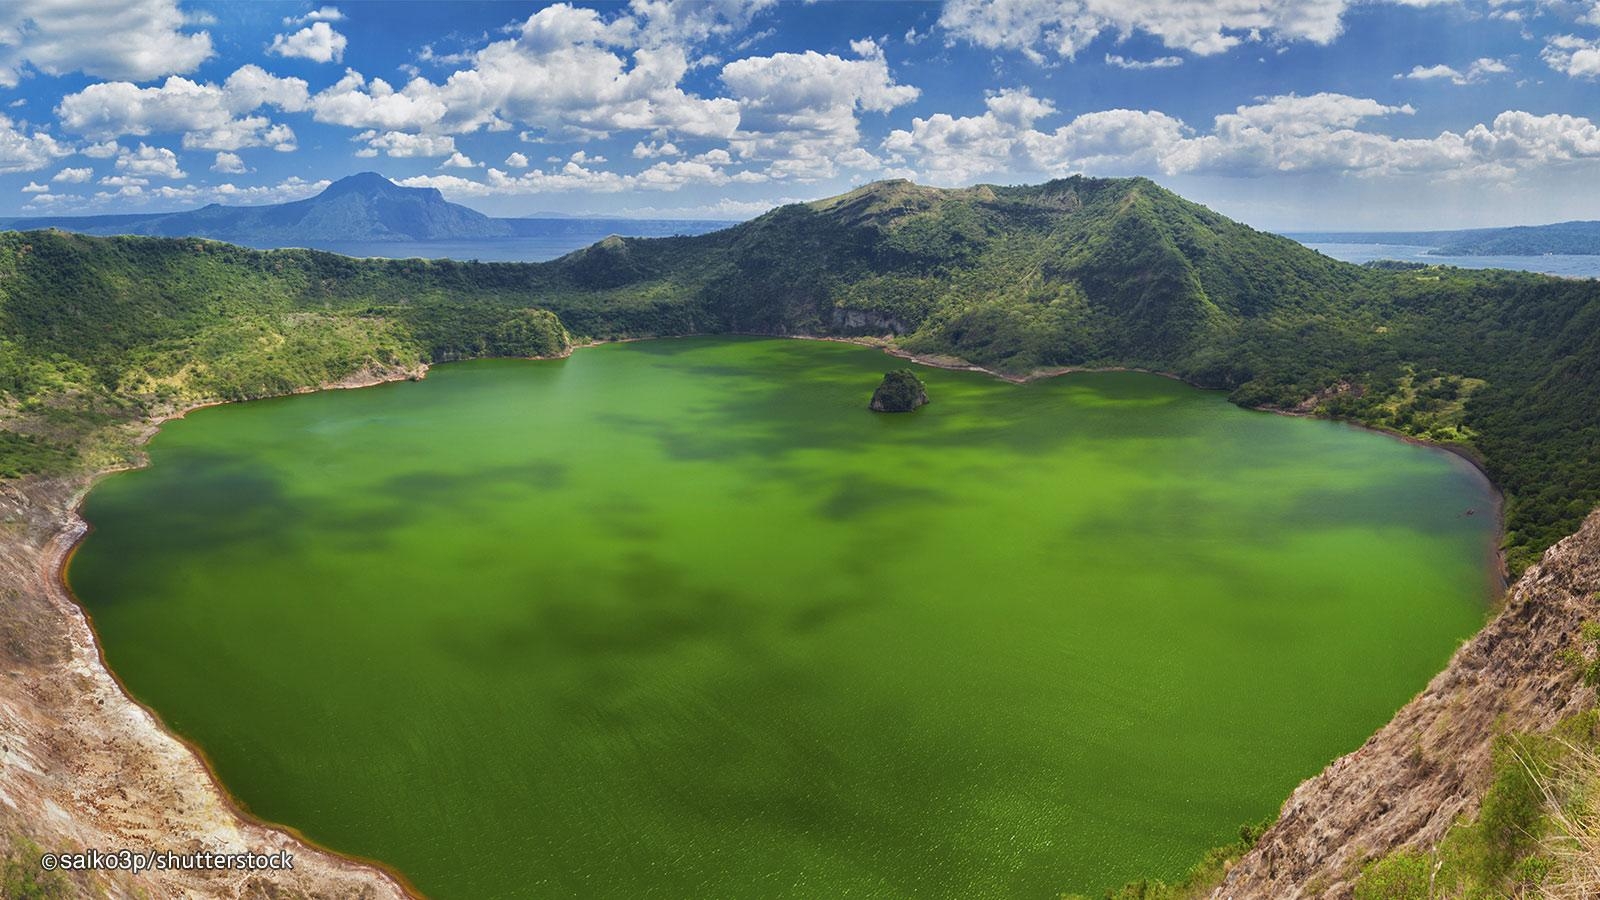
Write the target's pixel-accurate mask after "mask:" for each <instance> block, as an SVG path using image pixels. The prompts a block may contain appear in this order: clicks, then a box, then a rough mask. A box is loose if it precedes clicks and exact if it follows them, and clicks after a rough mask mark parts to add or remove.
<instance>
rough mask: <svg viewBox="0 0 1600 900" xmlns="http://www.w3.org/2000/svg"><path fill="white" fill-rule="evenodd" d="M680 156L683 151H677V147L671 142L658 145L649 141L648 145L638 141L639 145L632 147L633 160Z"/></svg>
mask: <svg viewBox="0 0 1600 900" xmlns="http://www.w3.org/2000/svg"><path fill="white" fill-rule="evenodd" d="M682 155H683V151H682V150H679V149H678V145H677V144H674V143H673V142H671V141H662V142H660V143H656V142H655V141H651V142H650V143H648V144H647V143H645V142H644V141H640V142H639V143H637V144H634V145H633V158H634V159H656V158H657V157H662V156H682Z"/></svg>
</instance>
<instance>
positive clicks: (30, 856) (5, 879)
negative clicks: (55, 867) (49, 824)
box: [0, 837, 74, 900]
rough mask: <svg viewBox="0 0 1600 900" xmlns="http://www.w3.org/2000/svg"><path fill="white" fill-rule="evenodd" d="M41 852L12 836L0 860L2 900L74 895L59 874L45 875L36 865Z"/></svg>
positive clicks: (43, 899)
mask: <svg viewBox="0 0 1600 900" xmlns="http://www.w3.org/2000/svg"><path fill="white" fill-rule="evenodd" d="M43 854H44V850H43V849H42V848H41V847H40V846H39V845H38V844H35V843H34V842H33V841H30V840H28V839H27V838H24V837H14V838H12V840H11V847H10V850H9V852H8V853H6V854H5V856H4V857H3V858H0V897H5V898H6V900H66V898H68V897H72V896H74V892H73V890H72V885H70V884H69V883H68V882H67V879H66V877H65V876H64V875H62V874H61V873H60V872H46V871H44V869H42V868H40V866H39V857H40V856H42V855H43Z"/></svg>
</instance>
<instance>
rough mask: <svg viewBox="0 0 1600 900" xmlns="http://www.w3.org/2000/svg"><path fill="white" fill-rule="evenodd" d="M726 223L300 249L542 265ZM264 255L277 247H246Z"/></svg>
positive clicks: (612, 226) (553, 229)
mask: <svg viewBox="0 0 1600 900" xmlns="http://www.w3.org/2000/svg"><path fill="white" fill-rule="evenodd" d="M732 224H734V223H732V222H718V221H708V220H704V219H522V220H519V221H518V223H517V225H518V227H519V228H521V229H523V230H524V232H525V233H524V234H519V235H514V236H512V237H503V238H477V239H473V240H462V241H312V242H307V244H306V246H309V247H311V248H312V249H315V250H326V251H328V252H330V253H338V254H341V255H343V256H355V257H379V258H383V259H411V258H422V259H458V260H478V261H480V262H543V261H545V260H549V259H555V258H556V257H559V256H565V255H566V254H568V253H571V252H572V251H574V250H581V249H583V248H584V247H587V246H589V245H590V244H593V243H595V242H597V241H601V240H604V239H605V238H607V237H610V236H611V235H613V234H616V235H621V236H623V237H672V236H674V235H684V234H705V233H706V232H708V231H716V230H717V229H719V228H726V227H728V226H729V225H732ZM250 246H254V247H255V248H256V249H258V250H267V249H271V248H273V247H276V246H280V245H279V244H273V243H265V244H251V245H250Z"/></svg>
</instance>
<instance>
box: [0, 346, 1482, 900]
mask: <svg viewBox="0 0 1600 900" xmlns="http://www.w3.org/2000/svg"><path fill="white" fill-rule="evenodd" d="M695 336H700V335H681V337H695ZM744 336H751V337H781V338H793V339H802V340H823V341H833V342H837V343H849V344H855V345H857V346H865V347H872V348H875V349H879V350H882V351H884V352H885V353H886V354H888V355H890V356H893V357H895V358H899V359H904V360H907V361H909V362H913V363H917V364H919V365H924V366H930V367H934V368H941V369H950V370H958V371H971V372H980V373H983V374H986V375H989V376H991V377H994V378H998V379H1001V380H1004V381H1008V382H1011V383H1014V384H1024V383H1027V382H1031V381H1036V380H1040V379H1044V378H1054V377H1059V376H1062V375H1070V374H1078V373H1092V372H1139V373H1143V374H1151V375H1159V376H1162V377H1166V378H1171V379H1173V380H1176V381H1180V382H1183V383H1185V384H1189V383H1188V382H1187V381H1185V380H1184V379H1183V378H1181V377H1179V376H1177V375H1175V374H1173V373H1170V372H1160V371H1151V370H1147V369H1139V368H1129V367H1107V368H1088V367H1058V368H1052V369H1044V370H1038V371H1035V372H1030V373H1028V374H1026V375H1021V376H1017V375H1007V374H1003V373H999V372H996V371H993V370H991V369H987V368H984V367H982V366H978V365H974V364H972V363H969V362H967V361H965V360H961V359H958V358H954V357H930V356H919V355H917V354H912V353H908V352H906V351H903V350H900V349H899V348H896V347H893V346H892V345H891V344H890V342H889V341H888V340H886V339H883V338H870V337H863V338H850V337H837V336H822V335H804V334H746V335H744ZM660 339H662V338H653V337H646V338H624V339H617V340H607V341H591V342H587V343H584V344H575V345H574V346H573V349H574V350H576V349H582V348H584V347H593V346H600V345H603V344H608V343H626V342H631V341H639V340H660ZM427 369H428V367H427V366H426V365H421V366H419V367H414V368H404V369H390V370H383V371H374V370H367V371H362V372H359V373H357V374H355V375H352V376H350V377H348V378H346V379H342V380H341V381H339V382H336V383H331V384H326V385H322V386H319V387H316V388H307V389H303V390H298V391H293V392H291V393H294V394H298V393H311V392H313V391H319V390H330V389H349V388H359V387H368V386H373V385H377V384H383V383H389V382H394V381H401V380H415V379H417V378H420V377H422V376H424V375H425V374H426V372H427ZM1190 386H1191V387H1197V388H1198V386H1197V385H1190ZM1200 389H1204V388H1200ZM226 402H232V401H210V402H203V403H196V404H192V405H189V406H185V407H182V408H179V409H175V410H173V411H171V412H170V413H167V414H164V415H160V416H157V417H154V418H152V419H150V420H148V421H147V422H146V423H144V424H143V425H142V426H141V428H140V430H139V433H138V436H137V438H136V441H137V443H138V444H139V445H140V446H142V445H143V444H145V443H147V442H148V441H149V440H150V439H151V438H152V437H153V436H154V435H155V434H156V433H157V432H158V431H159V430H160V428H161V426H162V425H163V424H165V423H166V422H169V421H172V420H173V419H180V418H183V417H184V416H185V415H187V414H188V413H190V412H193V411H194V410H197V409H202V408H206V407H209V406H218V405H222V404H223V403H226ZM1262 411H1265V412H1275V413H1279V414H1282V415H1290V416H1299V417H1309V414H1307V413H1300V412H1295V411H1292V410H1279V409H1265V410H1262ZM1348 424H1351V425H1354V426H1355V427H1360V428H1362V429H1363V430H1366V431H1371V432H1374V433H1378V434H1386V435H1388V436H1390V437H1395V438H1399V439H1401V440H1404V441H1406V442H1407V443H1412V444H1416V445H1418V446H1423V447H1428V448H1431V449H1435V450H1441V451H1444V452H1447V453H1451V454H1452V455H1454V456H1456V457H1458V458H1460V459H1464V460H1466V461H1467V462H1469V463H1471V465H1472V466H1473V468H1474V469H1475V471H1477V472H1478V474H1479V475H1480V476H1481V477H1483V478H1484V480H1485V481H1486V482H1487V483H1488V484H1489V486H1490V489H1491V491H1492V492H1493V494H1494V496H1495V498H1496V503H1495V509H1494V516H1495V522H1496V547H1495V549H1496V550H1497V551H1498V552H1500V558H1499V571H1498V572H1497V573H1496V575H1497V578H1498V586H1499V588H1500V590H1501V591H1502V592H1503V590H1504V588H1505V578H1504V568H1505V567H1504V554H1503V550H1500V548H1499V544H1500V543H1501V542H1502V539H1503V537H1504V520H1503V507H1504V504H1503V497H1502V495H1501V493H1500V491H1499V489H1498V487H1497V486H1495V485H1494V484H1493V482H1491V481H1489V480H1488V477H1487V474H1486V473H1485V472H1484V471H1483V468H1482V465H1481V463H1480V462H1479V461H1478V460H1476V459H1475V458H1473V457H1472V456H1471V455H1470V454H1469V453H1467V452H1465V451H1464V450H1462V449H1460V448H1453V447H1449V446H1443V445H1439V444H1435V443H1432V442H1429V441H1425V440H1421V439H1417V438H1413V437H1410V436H1408V435H1401V434H1397V433H1394V432H1390V431H1387V430H1384V429H1375V428H1368V427H1366V426H1362V425H1359V424H1358V423H1348ZM138 465H143V463H142V462H141V463H139V464H138ZM125 468H128V467H112V468H108V469H105V470H103V471H99V472H95V473H93V474H90V475H84V476H76V477H73V478H69V479H59V480H53V481H52V480H39V481H30V480H29V479H24V480H23V481H22V482H21V487H20V489H14V487H8V486H4V485H0V488H4V494H3V495H0V501H3V500H4V499H6V496H9V497H10V498H11V499H12V500H13V501H14V502H13V505H15V506H18V507H22V508H27V509H30V510H31V511H32V512H33V513H34V515H33V516H31V517H29V519H30V524H31V526H32V527H33V529H34V530H37V531H39V532H40V534H39V538H41V540H38V541H37V547H36V549H34V550H33V552H31V553H28V554H26V555H29V556H32V557H33V559H32V560H30V561H29V562H30V564H29V565H28V566H27V568H28V569H30V570H31V573H30V574H29V575H28V576H27V578H26V579H21V578H20V577H19V575H18V573H13V572H8V571H7V570H6V567H4V566H0V597H7V596H8V594H7V591H8V590H13V589H12V587H11V584H10V581H12V580H20V581H26V582H27V584H25V585H24V586H23V587H21V588H16V589H14V590H20V591H22V592H24V593H27V592H29V589H30V588H31V592H32V593H35V594H42V595H43V598H42V599H44V600H46V601H47V602H48V603H49V604H50V605H51V606H52V607H53V609H54V612H55V613H56V615H57V618H58V619H60V620H62V621H58V622H57V623H55V624H57V625H62V626H65V629H66V630H67V631H68V632H69V634H68V638H69V643H70V656H71V664H70V665H68V666H62V665H59V664H58V665H56V666H54V667H53V668H54V669H56V670H57V671H56V672H55V674H56V675H57V676H63V679H62V680H65V681H69V682H72V685H71V686H70V687H67V688H66V693H65V695H62V693H61V691H62V686H58V687H56V689H55V695H56V698H57V699H59V700H60V701H62V702H67V703H71V702H72V701H74V700H75V701H76V705H77V706H81V707H91V706H92V708H93V710H94V711H97V712H98V716H99V719H101V720H104V721H94V719H95V716H94V715H88V716H85V715H84V714H83V713H82V712H81V711H80V712H78V713H76V714H69V715H66V716H60V715H59V714H55V713H58V711H57V710H54V709H48V708H47V709H35V710H33V712H35V713H38V714H39V715H38V716H36V718H39V719H40V720H41V721H40V722H39V725H40V727H39V728H37V729H34V732H35V733H34V734H32V735H30V734H27V733H24V731H25V729H19V728H14V727H13V726H14V725H15V724H16V723H17V722H20V721H22V720H23V719H26V718H27V716H26V714H25V712H24V711H19V710H18V709H15V708H13V704H10V703H5V702H3V701H0V740H3V741H4V743H5V748H4V749H0V758H5V759H6V761H7V762H8V763H9V762H10V760H9V758H6V757H7V754H10V753H11V748H12V747H15V746H17V745H18V744H21V745H23V746H28V745H29V744H30V743H31V742H37V741H38V737H37V735H39V734H45V733H48V731H49V730H50V729H52V728H64V729H66V730H72V729H77V730H78V731H80V732H82V734H79V735H78V737H79V738H80V739H87V740H90V741H96V742H99V743H101V744H103V745H107V746H112V747H113V748H114V749H117V750H120V751H121V752H112V753H111V754H110V755H109V756H106V758H104V759H103V760H101V762H102V763H103V764H104V771H103V772H101V773H100V778H99V779H98V780H97V781H95V782H94V783H93V784H91V785H90V790H88V791H85V790H82V789H80V788H79V786H78V782H79V781H81V779H76V778H69V779H67V780H66V783H58V784H56V785H55V786H54V788H53V789H51V788H45V789H40V788H39V787H38V786H35V787H33V788H32V789H31V793H32V796H34V797H35V798H36V799H37V800H38V801H39V802H38V803H36V804H34V806H35V807H36V808H35V809H34V811H33V815H34V816H36V817H38V821H37V822H30V821H29V816H27V815H24V816H22V817H21V819H20V821H19V822H10V821H7V818H8V817H7V816H6V815H5V813H6V812H7V807H10V808H11V810H13V811H17V812H21V811H22V805H21V804H19V803H18V802H17V800H16V797H17V795H18V794H19V793H20V794H24V795H28V794H29V793H30V789H29V788H27V787H25V786H19V785H14V784H13V783H12V782H13V781H16V780H17V778H15V777H14V776H15V775H16V773H18V772H26V769H24V768H20V767H16V766H13V765H7V766H6V768H5V770H3V771H4V774H3V775H0V825H4V826H5V827H7V828H8V829H9V830H10V831H12V832H13V833H14V834H28V835H30V836H31V838H32V839H33V840H35V841H38V842H40V843H41V845H43V846H44V849H46V850H56V851H59V850H66V849H69V848H72V847H77V848H82V847H95V848H96V849H107V848H110V847H120V846H137V847H146V846H148V847H150V848H152V849H183V848H193V847H195V846H197V845H198V846H203V847H205V848H207V849H218V848H219V847H228V848H231V849H249V850H264V849H267V848H284V849H289V850H292V851H293V852H294V853H295V854H296V857H295V859H296V866H297V870H296V872H295V873H293V874H292V875H289V876H284V875H279V874H267V875H262V874H256V875H250V876H245V875H242V874H239V873H233V874H231V875H229V876H226V877H214V876H210V875H199V874H196V873H161V874H162V877H161V878H158V877H157V875H158V873H148V874H145V875H141V876H121V877H105V878H98V879H90V880H89V881H88V882H86V886H87V884H93V885H95V886H97V887H100V888H101V889H105V890H107V891H108V892H109V893H110V894H111V895H112V896H133V892H134V891H136V890H141V889H144V890H149V889H152V888H155V889H158V890H166V891H168V892H170V893H172V894H173V895H174V896H177V895H185V896H204V897H230V898H231V897H241V896H245V895H246V893H247V892H249V893H254V892H257V891H262V890H274V889H290V890H295V891H301V892H303V893H304V894H305V895H306V896H308V897H341V898H342V897H360V898H380V897H394V898H402V897H420V896H421V895H420V894H419V893H418V892H417V891H416V890H415V888H414V887H412V886H411V885H410V884H409V883H407V882H406V880H405V879H404V876H402V875H400V874H399V873H398V872H396V871H394V870H392V869H390V868H388V867H387V866H385V865H384V864H383V863H381V862H378V861H375V860H362V859H358V858H355V857H351V856H347V855H342V854H338V853H336V852H334V851H331V850H327V849H326V848H321V847H318V846H317V845H316V844H315V843H314V842H311V841H310V840H308V839H306V838H305V837H304V836H303V835H301V834H300V833H299V832H297V831H295V830H294V829H293V828H291V827H288V826H283V825H277V824H273V823H268V822H264V821H262V820H259V819H257V818H255V817H254V816H252V815H251V814H250V813H249V812H248V811H247V810H245V809H244V808H243V807H242V806H241V805H240V804H239V802H238V801H237V799H236V798H234V797H233V795H232V794H231V793H230V792H229V791H228V790H227V788H226V787H225V786H224V785H223V784H222V782H221V780H220V779H219V778H218V777H217V776H216V773H215V771H214V769H213V768H212V766H211V763H210V761H209V760H208V759H207V758H206V756H205V753H204V751H203V750H202V749H201V748H199V747H197V746H194V745H193V744H191V743H189V742H188V741H186V740H184V739H183V738H181V737H178V736H176V735H174V734H172V733H171V732H170V731H168V730H167V729H166V728H165V726H164V725H163V724H162V723H161V721H160V719H159V718H158V717H157V716H156V714H155V713H154V712H153V711H152V710H150V709H148V708H147V707H145V706H143V705H142V704H140V703H139V702H138V701H137V700H136V699H134V698H133V697H132V695H131V694H130V693H129V692H128V691H127V690H126V688H125V687H124V686H123V685H122V683H121V681H120V680H119V679H117V677H116V676H115V674H113V673H112V672H111V669H110V667H109V666H108V665H106V661H105V658H104V654H103V652H102V650H101V648H100V643H99V640H98V637H97V635H96V634H95V632H94V630H93V623H92V620H91V619H90V617H89V615H88V613H87V612H86V611H85V610H84V609H83V607H82V606H81V605H80V604H79V603H78V602H77V600H76V599H75V598H74V597H73V596H72V594H71V591H70V590H69V588H68V587H67V582H66V570H67V566H68V565H69V563H70V561H71V558H72V553H73V552H74V551H75V549H76V547H77V545H78V543H79V542H80V541H81V540H82V538H83V536H84V535H85V534H86V533H87V532H88V525H87V523H86V522H85V521H84V520H83V518H82V516H81V515H79V508H80V506H81V504H82V501H83V499H84V497H86V496H87V494H88V492H89V491H90V490H91V489H92V488H93V486H94V485H95V484H96V483H97V482H98V481H99V479H101V478H103V477H105V476H106V475H109V474H112V473H113V472H116V471H122V470H123V469H125ZM30 488H33V489H34V490H33V492H34V493H35V494H38V495H41V496H29V489H30ZM0 512H6V509H5V504H4V503H0ZM41 513H42V515H40V514H41ZM7 521H8V522H9V521H11V520H10V519H9V518H8V519H7ZM9 555H10V554H9V553H8V556H9ZM8 605H9V604H8ZM0 625H5V626H7V627H10V626H11V625H12V623H7V622H0ZM0 637H3V635H0ZM0 661H9V660H3V657H0ZM51 668H52V667H51V666H45V667H44V669H45V670H46V671H45V672H44V673H43V674H45V675H49V674H50V672H49V670H50V669H51ZM16 674H17V673H16V672H15V671H13V672H12V675H13V679H15V676H16ZM13 686H15V682H14V681H13ZM107 700H110V701H111V703H110V704H109V705H108V704H107ZM69 760H70V757H68V759H61V760H56V762H58V763H68V761H69ZM33 768H35V769H39V768H41V767H39V766H33ZM80 768H81V767H80ZM129 768H132V769H135V770H139V769H141V768H142V769H144V770H146V771H144V772H143V775H144V777H143V780H142V781H143V783H144V785H145V786H146V787H147V788H148V789H147V790H145V791H142V792H141V791H138V790H129V789H128V784H129V783H130V781H132V782H139V781H140V779H139V778H138V777H137V775H138V772H137V771H136V772H135V776H134V777H133V778H130V777H129V773H128V771H127V770H128V769H129ZM151 769H153V771H150V770H151ZM78 774H81V773H78ZM100 792H105V793H109V794H112V795H114V796H118V797H119V798H120V799H119V800H118V802H117V804H115V805H116V806H117V808H118V815H117V816H116V817H115V818H114V819H113V820H112V821H106V819H107V817H106V816H104V815H99V813H100V811H101V807H102V804H98V803H95V802H88V803H85V802H84V798H83V796H81V795H84V794H86V793H88V794H94V795H95V796H98V795H99V793H100ZM175 801H179V802H176V804H175ZM197 810H199V811H203V813H204V815H201V816H197V815H196V814H195V813H196V811H197ZM40 822H42V823H43V824H44V825H46V826H49V825H50V824H52V823H56V824H60V825H61V826H62V827H60V828H50V827H44V828H40V827H29V826H30V825H32V826H37V825H38V824H39V823H40ZM19 826H20V827H19ZM68 826H71V827H68ZM208 840H209V841H210V842H211V843H207V841H208ZM47 841H54V842H55V843H46V842H47ZM118 841H120V843H116V842H118ZM141 841H142V843H141ZM213 844H215V845H216V846H213Z"/></svg>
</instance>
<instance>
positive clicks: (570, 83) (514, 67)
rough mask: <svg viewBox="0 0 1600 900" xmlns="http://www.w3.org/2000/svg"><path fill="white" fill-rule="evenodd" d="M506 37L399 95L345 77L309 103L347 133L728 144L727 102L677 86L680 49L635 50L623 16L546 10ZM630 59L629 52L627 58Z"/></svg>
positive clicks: (733, 113)
mask: <svg viewBox="0 0 1600 900" xmlns="http://www.w3.org/2000/svg"><path fill="white" fill-rule="evenodd" d="M513 30H514V33H515V36H514V37H512V38H510V39H507V40H500V41H494V42H492V43H490V44H488V45H487V46H485V47H484V48H483V49H481V50H478V51H477V52H475V53H472V54H471V56H470V63H471V65H470V66H469V67H467V68H463V69H459V70H457V71H456V72H454V73H452V74H451V75H450V76H449V77H448V78H446V79H445V80H444V81H443V82H442V83H435V82H433V81H430V80H428V79H426V78H420V77H419V78H413V79H412V80H411V81H409V82H407V83H406V84H405V85H404V86H402V87H400V88H395V87H394V86H392V85H390V84H389V83H388V82H386V81H384V80H383V79H379V78H374V79H371V80H370V81H369V80H368V79H367V78H365V77H364V76H363V75H361V74H360V73H358V72H354V71H350V72H347V73H346V75H345V77H344V78H343V79H341V80H340V81H339V82H338V83H337V84H335V85H334V86H332V87H330V88H328V89H327V90H325V91H323V92H321V93H319V94H317V95H316V96H315V97H314V98H313V109H314V110H315V115H316V118H317V119H318V121H322V122H329V123H334V124H340V125H347V126H350V127H355V128H374V129H380V130H395V131H413V132H421V131H431V132H436V133H450V134H461V133H466V132H471V131H476V130H479V129H490V130H502V129H505V128H509V127H511V123H519V124H521V125H524V126H527V127H529V128H532V129H534V130H535V131H536V132H538V133H542V134H547V135H552V136H558V137H563V138H580V137H595V136H603V135H608V134H610V133H612V132H616V131H630V130H639V131H661V132H671V133H675V134H682V135H688V136H694V137H727V136H728V135H729V134H731V133H732V132H733V130H734V128H735V127H736V126H737V124H738V121H739V108H738V105H737V104H736V103H735V102H734V101H732V100H729V99H721V98H713V99H704V98H700V97H696V96H694V95H692V94H689V93H687V92H685V91H684V90H683V89H682V87H681V86H680V82H681V81H682V79H683V76H684V75H685V73H687V72H688V70H689V61H688V56H687V53H686V50H685V48H684V47H683V46H681V45H675V44H660V45H654V44H644V43H641V41H642V40H644V38H645V31H646V29H645V27H642V26H641V25H640V23H639V22H638V21H637V20H636V19H634V18H632V17H629V16H624V17H620V18H616V19H612V20H609V21H608V20H607V19H605V18H604V17H603V16H601V15H600V13H598V12H596V11H595V10H592V9H579V8H574V7H572V6H568V5H566V4H557V5H554V6H550V7H547V8H545V9H542V10H540V11H538V12H537V13H534V14H533V15H531V16H529V17H528V19H527V20H525V21H524V22H522V23H521V24H520V25H517V26H515V28H514V29H513ZM630 51H631V52H630Z"/></svg>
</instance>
